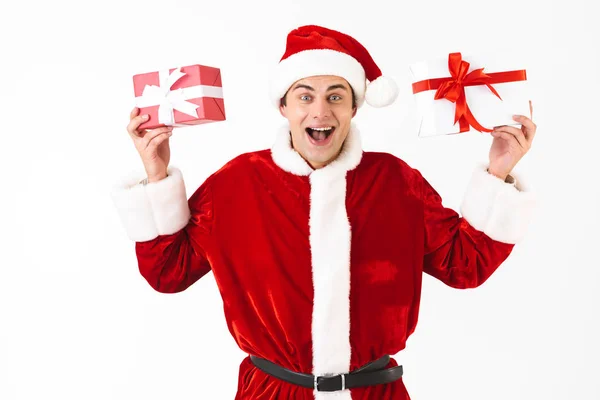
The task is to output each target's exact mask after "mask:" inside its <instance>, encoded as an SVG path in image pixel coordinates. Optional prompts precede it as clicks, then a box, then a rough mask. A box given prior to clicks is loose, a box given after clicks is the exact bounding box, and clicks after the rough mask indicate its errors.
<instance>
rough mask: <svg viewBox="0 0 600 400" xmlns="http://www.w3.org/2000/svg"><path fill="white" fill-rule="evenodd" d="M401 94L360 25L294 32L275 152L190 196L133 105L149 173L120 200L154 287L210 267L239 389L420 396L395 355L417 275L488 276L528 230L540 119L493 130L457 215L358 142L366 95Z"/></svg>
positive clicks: (409, 321)
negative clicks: (521, 171)
mask: <svg viewBox="0 0 600 400" xmlns="http://www.w3.org/2000/svg"><path fill="white" fill-rule="evenodd" d="M366 80H369V82H370V83H369V85H368V87H367V86H366ZM397 93H398V90H397V87H396V86H395V84H394V83H393V82H392V81H391V80H390V79H387V78H385V77H383V76H381V71H380V70H379V68H377V66H376V65H375V63H374V62H373V60H372V59H371V57H370V55H369V53H368V52H367V50H366V49H365V48H364V47H362V46H361V45H360V44H359V43H358V42H357V41H356V40H354V39H353V38H351V37H350V36H347V35H344V34H342V33H340V32H337V31H333V30H330V29H326V28H323V27H319V26H304V27H300V28H298V29H296V30H293V31H292V32H290V34H289V35H288V38H287V49H286V53H285V54H284V56H283V57H282V59H281V61H280V63H279V66H278V70H277V71H276V74H275V76H274V77H273V82H272V85H271V98H272V101H273V105H275V106H277V107H278V109H279V111H280V113H281V114H282V115H283V116H284V117H285V118H286V119H287V124H286V125H285V126H284V127H283V128H282V129H281V130H280V132H278V134H277V139H276V141H275V144H274V145H273V147H272V149H270V150H262V151H256V152H252V153H247V154H242V155H240V156H238V157H236V158H235V159H233V160H231V161H230V162H228V163H227V164H226V165H225V166H224V167H223V168H221V169H220V170H219V171H217V172H216V173H214V174H213V175H211V176H210V177H209V178H208V179H206V181H205V182H204V183H203V184H202V185H201V186H200V187H199V188H198V189H197V190H196V191H195V192H194V194H193V195H192V196H191V197H190V199H189V200H187V199H186V192H185V186H184V182H183V178H182V174H181V172H180V171H179V170H178V169H177V168H175V167H168V163H169V158H170V154H169V150H168V149H169V148H168V137H169V136H170V128H160V129H157V130H155V131H151V132H139V131H138V126H139V125H140V123H141V122H142V121H143V117H142V116H137V114H138V110H137V109H134V111H133V112H132V115H131V122H130V124H129V126H128V131H129V133H130V135H131V137H132V139H133V141H134V143H135V145H136V147H137V149H138V151H139V152H140V155H141V157H142V160H143V162H144V166H145V169H146V175H147V182H143V183H142V184H138V180H139V179H141V178H142V177H143V175H142V176H139V175H138V176H134V177H131V178H130V179H128V180H125V181H124V182H123V183H122V184H120V185H119V187H118V188H116V189H115V191H114V192H113V198H114V201H115V204H116V206H117V208H118V209H119V212H120V216H121V218H122V221H123V223H124V225H125V228H126V230H127V233H128V235H129V237H130V238H131V239H132V240H135V241H136V254H137V258H138V262H139V269H140V272H141V274H142V275H143V276H144V278H145V279H146V280H147V281H148V283H149V284H150V285H151V286H152V287H153V288H154V289H156V290H157V291H160V292H164V293H173V292H180V291H182V290H185V289H186V288H188V287H189V286H190V285H192V284H193V283H194V282H196V281H197V280H198V279H200V278H201V277H202V276H204V275H205V274H207V273H208V272H209V271H211V270H212V271H213V274H214V277H215V280H216V283H217V285H218V288H219V291H220V293H221V295H222V297H223V302H224V312H225V316H226V319H227V324H228V327H229V330H230V332H231V334H232V335H233V337H234V339H235V340H236V342H237V344H238V345H239V346H240V348H241V349H242V350H243V351H245V352H247V353H248V354H249V356H248V357H247V358H245V359H244V360H243V361H242V363H241V365H240V371H239V381H238V391H237V396H236V400H250V399H259V398H260V399H271V400H275V399H300V400H301V399H313V398H314V399H325V398H327V397H328V398H335V399H343V400H350V399H354V400H356V399H398V400H400V399H403V400H407V399H409V395H408V393H407V391H406V388H405V386H404V383H403V381H402V378H401V376H402V366H398V365H397V363H396V361H395V360H394V359H393V358H389V356H388V355H390V354H391V355H393V354H396V353H398V352H399V351H401V350H402V349H403V348H404V347H405V343H406V340H407V338H408V337H409V336H410V335H411V334H412V332H413V331H414V329H415V327H416V324H417V318H418V311H419V301H420V294H421V280H422V273H423V272H425V273H427V274H430V275H432V276H434V277H436V278H438V279H440V280H441V281H443V282H444V283H446V284H447V285H449V286H452V287H456V288H473V287H477V286H479V285H481V284H482V283H483V282H485V281H486V280H487V279H488V278H489V277H490V275H491V274H492V273H493V272H494V271H495V270H496V269H497V268H498V267H499V265H500V264H501V263H502V262H503V261H504V260H505V259H506V258H507V257H508V256H509V255H510V253H511V251H512V249H513V247H514V245H515V243H517V242H518V241H519V240H520V239H521V238H522V237H523V235H524V234H525V230H526V227H527V224H528V220H529V218H530V216H531V212H532V209H533V207H534V196H533V194H532V193H528V192H527V191H525V190H524V189H523V188H522V187H521V181H520V180H519V181H517V182H515V181H514V177H512V176H511V175H510V174H509V173H510V172H511V171H512V169H513V167H514V166H515V165H516V163H517V162H518V161H519V160H520V159H521V158H522V157H523V155H524V154H525V153H526V152H527V151H528V150H529V148H530V146H531V142H532V140H533V137H534V134H535V129H536V128H535V125H534V124H533V122H532V121H531V120H530V119H529V118H527V117H524V116H521V117H518V119H517V121H518V122H520V123H521V124H522V129H517V128H514V127H506V126H504V127H499V128H498V129H497V130H496V131H495V132H494V133H493V136H494V141H493V144H492V148H491V151H490V163H489V165H487V166H486V165H481V166H478V167H477V168H476V169H475V171H474V173H473V176H472V179H471V181H470V183H469V186H468V188H467V192H466V194H465V197H464V200H463V203H462V205H461V212H462V217H460V216H459V215H458V214H457V213H456V212H455V211H454V210H452V209H449V208H445V207H444V206H443V205H442V199H441V197H440V196H439V195H438V193H437V192H436V191H435V190H434V188H433V187H432V186H431V185H430V184H429V183H428V182H427V180H426V179H425V178H424V177H423V176H422V175H421V174H420V173H419V171H418V170H416V169H413V168H411V167H410V166H409V165H407V164H406V163H405V162H404V161H402V160H400V159H399V158H397V157H395V156H393V155H390V154H386V153H374V152H363V151H362V149H361V141H360V133H359V131H358V129H357V127H356V126H355V125H354V124H353V123H352V121H351V120H352V117H354V116H355V115H356V112H357V109H358V108H359V107H361V106H362V104H363V102H364V101H365V99H366V101H367V102H368V103H369V104H371V105H374V106H385V105H388V104H390V103H392V102H393V101H394V99H395V98H396V96H397ZM370 134H373V133H370ZM132 205H135V206H132Z"/></svg>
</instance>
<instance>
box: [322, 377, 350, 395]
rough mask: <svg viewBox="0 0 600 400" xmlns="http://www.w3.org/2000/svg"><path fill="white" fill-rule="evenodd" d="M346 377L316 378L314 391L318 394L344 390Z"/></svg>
mask: <svg viewBox="0 0 600 400" xmlns="http://www.w3.org/2000/svg"><path fill="white" fill-rule="evenodd" d="M346 375H347V374H338V375H332V376H316V375H315V390H316V391H318V392H335V391H338V390H344V389H346Z"/></svg>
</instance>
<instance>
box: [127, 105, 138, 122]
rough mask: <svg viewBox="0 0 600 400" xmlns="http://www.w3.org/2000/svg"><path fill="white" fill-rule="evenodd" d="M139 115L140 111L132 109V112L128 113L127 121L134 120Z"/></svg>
mask: <svg viewBox="0 0 600 400" xmlns="http://www.w3.org/2000/svg"><path fill="white" fill-rule="evenodd" d="M139 113H140V109H139V108H137V107H133V110H131V112H130V113H129V120H132V119H134V118H135V117H137V115H138V114H139Z"/></svg>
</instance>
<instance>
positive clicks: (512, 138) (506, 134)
mask: <svg viewBox="0 0 600 400" xmlns="http://www.w3.org/2000/svg"><path fill="white" fill-rule="evenodd" d="M491 134H492V136H494V137H496V138H497V137H500V138H502V139H504V140H506V141H508V142H510V146H512V147H521V145H520V143H519V141H518V140H517V138H516V137H515V136H514V135H511V134H510V133H509V132H506V131H504V130H498V131H497V130H494V131H493V132H492V133H491Z"/></svg>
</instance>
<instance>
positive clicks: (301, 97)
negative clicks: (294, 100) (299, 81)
mask: <svg viewBox="0 0 600 400" xmlns="http://www.w3.org/2000/svg"><path fill="white" fill-rule="evenodd" d="M305 97H310V96H309V95H306V94H305V95H302V96H300V99H301V100H304V98H305Z"/></svg>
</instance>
